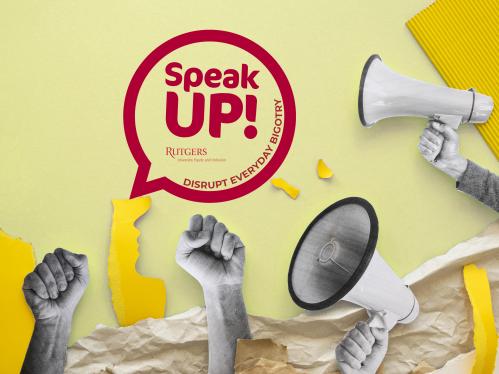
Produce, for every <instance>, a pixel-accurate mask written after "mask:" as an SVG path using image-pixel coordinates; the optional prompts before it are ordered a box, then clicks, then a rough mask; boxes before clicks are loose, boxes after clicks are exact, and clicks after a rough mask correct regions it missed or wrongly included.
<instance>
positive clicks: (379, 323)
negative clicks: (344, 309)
mask: <svg viewBox="0 0 499 374" xmlns="http://www.w3.org/2000/svg"><path fill="white" fill-rule="evenodd" d="M367 315H368V316H369V319H368V321H367V324H368V325H369V327H373V328H378V329H388V331H390V330H391V329H393V328H394V327H395V325H396V324H397V322H398V320H399V317H398V316H397V315H396V314H395V313H392V312H389V311H386V310H381V311H376V310H369V309H368V310H367Z"/></svg>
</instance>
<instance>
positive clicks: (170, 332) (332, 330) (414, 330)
mask: <svg viewBox="0 0 499 374" xmlns="http://www.w3.org/2000/svg"><path fill="white" fill-rule="evenodd" d="M468 263H475V264H477V266H479V267H482V268H485V269H486V270H487V273H488V277H489V281H490V287H491V295H492V302H493V307H494V315H495V316H496V325H499V324H498V322H499V320H498V318H497V317H499V221H497V222H496V223H494V224H492V225H491V226H489V227H488V228H487V230H485V232H483V233H482V234H480V235H479V236H477V237H475V238H472V239H470V240H468V241H466V242H463V243H460V244H458V245H457V246H455V247H454V248H452V249H451V250H450V251H449V252H448V253H447V254H445V255H442V256H439V257H436V258H434V259H432V260H430V261H428V262H426V263H425V264H423V265H422V266H421V267H419V268H418V269H417V270H415V271H414V272H412V273H410V274H409V275H407V276H406V277H405V280H406V282H407V283H408V284H409V285H411V288H412V290H413V292H414V293H415V295H416V297H417V298H418V301H419V304H420V315H419V317H418V319H417V320H416V321H415V322H413V323H412V324H410V325H398V326H396V327H395V328H394V329H393V330H392V331H391V333H390V346H389V351H388V354H387V356H386V358H385V362H384V373H385V374H404V373H410V372H411V371H412V370H413V369H414V368H415V367H416V365H417V364H418V363H420V362H422V361H426V362H427V363H428V364H429V365H431V366H432V367H434V368H437V369H438V368H441V367H442V366H444V365H445V364H446V363H447V362H448V361H449V360H451V359H452V358H455V357H456V356H458V355H460V354H462V353H466V352H470V351H472V350H473V329H472V324H473V319H472V309H471V305H470V303H469V300H468V296H467V294H466V290H465V289H464V284H463V277H462V267H463V266H464V265H466V264H468ZM362 319H367V316H366V314H365V312H364V311H363V310H361V309H359V308H357V307H354V306H352V305H350V304H347V303H339V304H337V305H335V306H334V307H332V308H330V309H328V310H326V311H321V312H306V313H303V314H300V315H299V316H297V317H295V318H292V319H289V320H276V319H272V318H265V317H256V316H250V326H251V330H252V334H253V336H254V338H258V339H265V338H270V339H273V340H274V341H276V342H277V343H280V344H283V345H285V346H287V348H288V355H289V362H290V363H291V364H292V365H293V366H294V367H295V368H297V369H302V370H303V371H304V372H306V373H310V374H329V373H331V372H334V371H335V369H336V364H335V361H334V347H335V346H336V344H337V343H338V341H339V340H340V339H341V338H342V337H343V335H344V334H345V333H346V332H347V331H348V330H350V329H351V328H352V327H353V325H354V324H355V322H357V321H358V320H362ZM207 349H208V344H207V330H206V315H205V311H204V309H203V308H199V307H197V308H193V309H191V310H189V311H187V312H185V313H182V314H179V315H176V316H173V317H170V318H166V319H147V320H144V321H140V322H138V323H136V324H135V325H132V326H129V327H122V328H111V327H105V326H98V327H97V328H96V330H95V331H94V332H93V333H92V334H90V335H89V336H88V337H85V338H82V339H80V340H79V341H78V342H76V343H75V344H74V345H73V346H72V347H71V348H70V349H69V351H68V360H67V366H66V370H65V372H66V373H75V374H77V373H82V374H88V373H119V374H127V373H172V374H173V373H185V374H191V373H192V374H198V373H206V372H207V367H208V352H207Z"/></svg>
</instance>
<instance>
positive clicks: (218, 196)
mask: <svg viewBox="0 0 499 374" xmlns="http://www.w3.org/2000/svg"><path fill="white" fill-rule="evenodd" d="M201 42H219V43H225V44H229V45H232V46H234V47H237V48H240V49H242V50H244V51H246V52H248V53H250V54H251V55H253V56H254V57H255V58H257V59H258V60H259V61H260V62H261V63H262V64H263V65H264V66H265V67H266V69H267V70H268V71H269V72H270V74H271V75H272V77H273V79H274V80H275V82H276V84H277V87H278V88H279V91H280V93H281V97H282V104H283V111H284V121H283V131H282V135H281V140H280V142H279V145H278V147H277V149H276V151H275V153H274V155H273V157H272V159H270V160H269V162H268V163H267V164H266V165H265V167H264V168H262V170H261V171H260V172H259V173H258V174H256V175H255V176H254V177H253V178H251V179H249V180H248V181H246V182H244V183H241V184H239V185H237V186H234V187H231V188H228V189H225V190H218V191H201V190H195V189H190V188H187V187H185V186H182V185H180V184H178V183H176V182H174V181H172V180H171V179H169V178H168V177H167V176H162V177H160V178H156V179H152V180H148V176H149V171H150V169H151V161H150V160H149V158H148V157H147V155H146V154H145V152H144V150H143V148H142V146H141V144H140V141H139V137H138V134H137V129H136V121H135V110H136V105H137V97H138V95H139V91H140V89H141V87H142V84H143V83H144V80H145V79H146V77H147V75H148V74H149V73H150V72H151V70H152V69H153V68H154V66H155V65H156V64H157V63H158V62H160V61H161V60H162V59H163V58H164V57H165V56H167V55H168V54H170V53H172V52H173V51H175V50H177V49H179V48H182V47H184V46H187V45H190V44H194V43H201ZM123 122H124V128H125V136H126V140H127V143H128V146H129V148H130V151H131V153H132V155H133V157H134V159H135V161H136V162H137V165H138V169H137V174H136V176H135V181H134V183H133V187H132V191H131V193H130V198H134V197H138V196H142V195H146V194H150V193H152V192H156V191H159V190H164V191H167V192H169V193H171V194H173V195H175V196H177V197H180V198H183V199H187V200H191V201H197V202H204V203H215V202H222V201H228V200H233V199H237V198H239V197H241V196H244V195H246V194H248V193H250V192H252V191H254V190H255V189H257V188H258V187H260V186H261V185H262V184H264V183H265V182H266V181H267V180H268V179H269V178H271V177H272V175H274V173H275V172H276V171H277V170H278V169H279V167H280V165H281V164H282V162H283V161H284V159H285V158H286V155H287V154H288V151H289V149H290V147H291V143H292V141H293V136H294V132H295V124H296V107H295V101H294V96H293V91H292V89H291V85H290V84H289V81H288V79H287V77H286V75H285V73H284V71H283V70H282V68H281V67H280V66H279V64H278V63H277V61H276V60H275V59H274V58H273V57H272V56H271V55H270V54H269V53H268V52H267V51H266V50H265V49H263V48H262V47H261V46H259V45H258V44H256V43H255V42H253V41H251V40H249V39H248V38H245V37H244V36H241V35H238V34H234V33H231V32H228V31H220V30H199V31H192V32H188V33H185V34H182V35H178V36H176V37H174V38H172V39H170V40H168V41H166V42H165V43H163V44H161V45H160V46H159V47H157V48H156V49H155V50H154V51H152V52H151V53H150V54H149V55H148V56H147V57H146V58H145V59H144V61H142V63H141V64H140V65H139V67H138V68H137V70H136V71H135V73H134V75H133V77H132V79H131V81H130V84H129V85H128V89H127V92H126V96H125V103H124V108H123ZM249 135H253V134H249Z"/></svg>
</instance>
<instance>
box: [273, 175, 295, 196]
mask: <svg viewBox="0 0 499 374" xmlns="http://www.w3.org/2000/svg"><path fill="white" fill-rule="evenodd" d="M271 183H272V185H273V186H274V187H276V188H279V189H281V190H283V191H284V192H286V193H287V194H288V195H289V197H291V198H292V199H293V200H296V198H297V197H298V195H299V194H300V190H299V189H298V188H296V187H293V186H292V185H290V184H289V183H288V182H286V181H285V180H284V179H282V178H274V179H272V181H271Z"/></svg>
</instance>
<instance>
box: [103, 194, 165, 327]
mask: <svg viewBox="0 0 499 374" xmlns="http://www.w3.org/2000/svg"><path fill="white" fill-rule="evenodd" d="M113 206H114V213H113V224H112V228H111V246H110V249H109V259H108V276H109V286H110V288H111V294H112V300H113V308H114V312H115V313H116V316H117V317H118V322H119V324H120V326H129V325H132V324H134V323H135V322H137V321H140V320H142V319H145V318H149V317H151V318H162V317H164V316H165V304H166V289H165V285H164V283H163V281H162V280H160V279H155V278H148V277H144V276H142V275H140V274H139V273H137V271H136V269H135V264H136V262H137V259H138V257H139V252H138V249H139V245H138V242H137V239H138V237H139V235H140V231H139V230H138V229H137V228H136V227H135V225H134V223H135V221H136V220H137V219H138V218H139V217H141V216H142V215H144V214H145V213H146V212H147V211H148V210H149V207H150V206H151V199H150V198H149V197H139V198H135V199H131V200H113Z"/></svg>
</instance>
